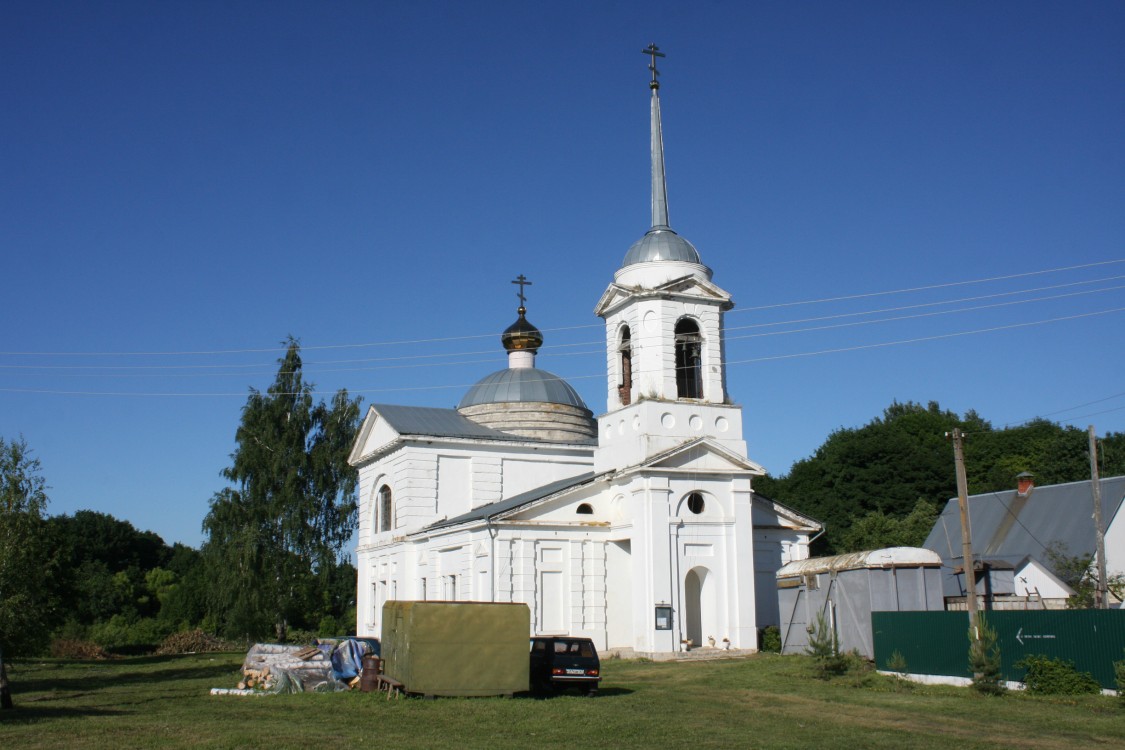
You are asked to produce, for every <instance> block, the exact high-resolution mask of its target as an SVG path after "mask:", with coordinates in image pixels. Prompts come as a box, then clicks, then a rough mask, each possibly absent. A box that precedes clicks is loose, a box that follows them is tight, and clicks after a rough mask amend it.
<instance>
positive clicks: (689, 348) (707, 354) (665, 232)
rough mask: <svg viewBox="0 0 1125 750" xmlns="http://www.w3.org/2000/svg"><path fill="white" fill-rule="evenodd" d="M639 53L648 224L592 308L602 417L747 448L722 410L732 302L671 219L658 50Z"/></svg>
mask: <svg viewBox="0 0 1125 750" xmlns="http://www.w3.org/2000/svg"><path fill="white" fill-rule="evenodd" d="M644 52H645V54H647V55H649V56H650V57H651V60H652V62H651V63H650V64H649V66H648V67H649V70H650V71H651V72H652V79H651V81H650V82H649V90H650V92H651V95H650V103H649V112H650V114H649V118H650V119H649V124H650V127H649V131H650V152H651V161H652V227H651V228H650V229H649V230H648V231H647V232H646V233H645V234H644V236H643V237H641V238H640V239H639V240H637V241H636V242H634V243H633V245H632V247H630V248H629V251H628V252H627V253H626V254H625V259H624V261H623V262H622V264H621V267H620V268H619V269H618V270H617V272H616V273H615V274H614V277H613V282H612V283H611V284H610V285H609V288H608V289H606V291H605V294H603V295H602V298H601V299H600V300H599V301H598V304H597V306H596V307H595V309H594V312H595V314H596V315H598V316H599V317H601V318H602V319H604V320H605V331H606V372H607V388H606V414H605V416H604V417H603V418H602V419H601V420H600V421H603V422H604V423H605V424H612V425H614V431H615V432H619V433H620V434H621V435H625V434H626V433H627V432H639V431H641V430H642V427H644V429H646V430H648V429H652V430H656V431H658V432H659V433H660V434H662V435H667V436H668V438H669V439H675V440H679V441H680V442H682V441H683V439H685V438H688V437H702V436H706V435H711V434H712V433H715V432H717V433H719V434H718V435H716V437H717V438H719V439H726V440H731V439H733V442H737V444H738V445H739V446H743V448H742V450H745V448H744V444H743V443H742V428H741V412H740V411H738V410H737V409H736V408H732V407H730V406H729V401H730V399H729V398H728V396H727V389H726V372H725V365H724V355H723V314H724V313H725V312H726V311H727V310H729V309H731V308H732V307H733V306H734V303H733V302H732V301H731V298H730V295H729V294H728V293H727V292H725V291H724V290H723V289H721V288H719V287H718V286H717V285H715V284H714V283H712V281H711V276H712V272H711V269H710V268H708V267H707V266H706V265H704V264H703V261H702V259H701V258H700V255H699V251H698V250H696V249H695V246H694V245H692V244H691V243H690V242H688V241H687V240H686V239H684V238H683V237H681V236H680V235H679V234H677V233H676V232H675V231H674V230H673V229H672V227H671V225H670V224H669V219H668V188H667V183H666V180H665V177H664V139H663V131H662V127H661V118H660V93H659V92H660V81H659V78H658V76H659V75H660V74H659V71H658V70H657V68H656V59H657V58H658V57H664V55H663V53H661V52H660V51H659V50H658V48H657V47H656V45H649V47H648V49H646V50H644ZM645 404H650V405H651V404H663V405H665V407H667V408H662V409H658V410H657V411H658V412H659V413H658V414H656V415H655V419H656V420H657V422H658V424H649V422H650V421H651V420H650V419H648V418H645V417H643V416H641V415H642V414H647V412H649V411H652V408H642V407H643V406H644V405H645ZM716 409H717V410H718V411H717V412H716V413H715V414H710V413H709V412H711V411H715V410H716ZM687 411H690V414H688V413H687ZM680 412H684V414H683V417H684V418H683V420H682V421H683V423H682V424H680V419H679V417H678V416H677V414H679V413H680ZM718 412H722V414H719V413H718ZM732 412H733V413H732ZM626 413H628V419H624V417H625V416H626ZM649 416H653V415H649ZM619 417H620V418H619ZM626 422H627V423H628V424H627V425H626ZM735 423H737V430H734V429H732V428H734V427H735V426H736V425H735ZM605 424H603V425H602V427H603V436H604V428H605ZM623 425H625V426H627V428H628V429H626V428H625V426H623ZM649 437H651V435H649ZM657 442H661V441H657ZM650 443H651V441H650ZM732 447H734V446H732Z"/></svg>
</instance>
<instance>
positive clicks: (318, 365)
mask: <svg viewBox="0 0 1125 750" xmlns="http://www.w3.org/2000/svg"><path fill="white" fill-rule="evenodd" d="M1122 278H1125V275H1122V276H1116V277H1111V278H1109V279H1099V280H1093V281H1080V282H1070V283H1066V284H1058V285H1054V286H1048V287H1040V288H1039V289H1040V290H1046V289H1058V288H1067V287H1072V286H1076V285H1082V284H1089V283H1098V282H1100V281H1109V280H1114V279H1122ZM1119 289H1125V285H1118V286H1112V287H1104V288H1101V289H1091V290H1086V291H1081V292H1070V293H1067V294H1057V295H1049V296H1044V297H1033V298H1029V299H1023V300H1013V301H1010V302H1001V303H995V304H991V305H976V306H972V307H963V308H957V309H953V310H939V311H935V312H929V313H919V314H915V315H900V316H894V317H889V318H876V319H872V320H864V321H856V322H851V323H839V324H834V325H825V326H814V327H809V328H800V329H793V330H787V331H770V332H764V333H754V334H744V335H741V336H726V337H725V338H726V340H727V341H737V340H742V339H748V338H761V337H766V336H782V335H789V334H796V333H808V332H812V331H823V330H832V329H837V328H848V327H856V326H864V325H873V324H876V323H888V322H896V321H902V320H911V319H917V318H926V317H936V316H939V315H950V314H954V313H962V312H973V311H979V310H986V309H992V308H999V307H1010V306H1014V305H1022V304H1028V303H1032V302H1044V301H1051V300H1058V299H1065V298H1070V297H1078V296H1085V295H1090V294H1099V293H1102V292H1109V291H1116V290H1119ZM1032 291H1038V290H1036V289H1029V290H1023V291H1019V292H1003V293H999V294H993V295H981V296H978V297H967V298H961V299H958V300H948V301H944V302H928V303H922V304H918V305H905V306H901V307H894V308H884V309H881V310H870V311H864V312H853V313H843V314H840V315H831V316H821V317H816V318H805V319H797V320H792V321H778V322H773V323H756V324H752V325H748V326H736V327H726V328H725V330H726V331H739V330H748V329H753V328H763V327H773V326H778V325H785V324H786V323H799V322H812V321H818V320H837V319H840V318H845V317H857V316H861V315H873V314H877V313H881V312H893V311H899V310H909V309H918V308H924V307H933V306H937V305H946V304H954V303H956V302H961V301H973V300H977V299H993V298H996V297H1006V296H1012V295H1014V294H1026V293H1029V292H1032ZM659 337H660V334H652V335H648V336H644V335H642V336H638V337H636V338H635V339H634V342H635V343H638V344H642V345H643V343H644V342H645V341H646V340H655V339H658V338H659ZM602 344H603V342H601V341H582V342H574V343H566V344H554V345H547V346H544V347H543V348H542V351H545V352H548V353H550V354H551V355H553V356H588V355H591V354H598V353H601V351H602V350H601V349H600V348H599V349H593V350H587V351H578V352H566V353H561V352H559V351H557V350H559V349H566V348H576V347H588V346H598V347H601V346H602ZM495 354H497V351H496V350H495V349H489V350H478V351H470V352H453V353H444V352H442V353H432V354H413V355H401V356H394V357H367V358H361V359H342V360H320V361H307V360H306V361H304V362H303V366H304V367H306V368H309V369H315V370H316V371H317V372H362V371H369V370H379V369H404V368H417V367H430V366H458V365H470V364H481V363H486V362H492V361H495V359H496V358H495V357H490V358H489V359H487V360H457V361H453V362H424V363H420V364H411V365H401V364H400V365H383V366H379V367H352V368H327V367H325V366H326V365H336V364H365V363H371V362H402V361H409V360H414V361H418V360H436V359H447V358H453V357H468V356H480V355H495ZM273 366H274V363H266V362H262V363H253V364H194V365H185V364H180V365H41V364H35V365H30V364H0V370H23V371H26V370H39V371H53V370H63V371H72V370H84V371H87V370H113V371H133V370H139V371H170V370H226V371H230V370H242V371H246V370H266V369H269V370H271V371H272V368H273ZM215 374H217V375H230V374H235V373H231V372H219V373H215ZM107 376H109V375H107ZM130 377H138V376H135V375H132V376H130ZM178 377H187V375H183V374H180V375H178Z"/></svg>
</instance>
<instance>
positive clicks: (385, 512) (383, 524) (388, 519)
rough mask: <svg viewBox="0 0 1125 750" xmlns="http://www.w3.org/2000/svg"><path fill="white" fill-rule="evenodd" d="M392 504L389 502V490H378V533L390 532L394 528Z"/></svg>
mask: <svg viewBox="0 0 1125 750" xmlns="http://www.w3.org/2000/svg"><path fill="white" fill-rule="evenodd" d="M394 512H395V508H394V503H393V502H391V488H390V487H388V486H387V485H385V484H384V485H383V486H382V487H380V488H379V531H390V530H391V528H393V527H394Z"/></svg>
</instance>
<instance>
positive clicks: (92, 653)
mask: <svg viewBox="0 0 1125 750" xmlns="http://www.w3.org/2000/svg"><path fill="white" fill-rule="evenodd" d="M50 653H51V656H53V657H55V658H56V659H108V658H109V654H108V653H106V650H105V649H104V648H102V647H101V646H99V645H98V644H96V643H94V642H92V641H84V640H77V639H73V638H55V639H53V640H52V641H51V652H50Z"/></svg>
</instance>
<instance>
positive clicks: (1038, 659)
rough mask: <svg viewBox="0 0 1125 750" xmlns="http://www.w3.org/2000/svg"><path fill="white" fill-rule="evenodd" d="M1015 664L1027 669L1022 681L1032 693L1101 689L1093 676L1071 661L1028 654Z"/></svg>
mask: <svg viewBox="0 0 1125 750" xmlns="http://www.w3.org/2000/svg"><path fill="white" fill-rule="evenodd" d="M1015 666H1016V667H1018V668H1019V669H1026V670H1027V676H1026V677H1024V678H1023V682H1024V684H1025V685H1026V686H1027V692H1029V693H1032V694H1034V695H1086V694H1088V693H1094V694H1096V693H1100V692H1101V691H1102V687H1101V685H1099V684H1098V681H1097V680H1095V679H1094V676H1093V675H1091V674H1090V673H1089V672H1079V671H1078V670H1076V669H1075V668H1074V662H1072V661H1065V660H1063V659H1054V658H1051V657H1049V656H1043V655H1042V654H1030V655H1028V656H1025V657H1024V658H1023V659H1020V660H1019V661H1018V662H1016V664H1015Z"/></svg>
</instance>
